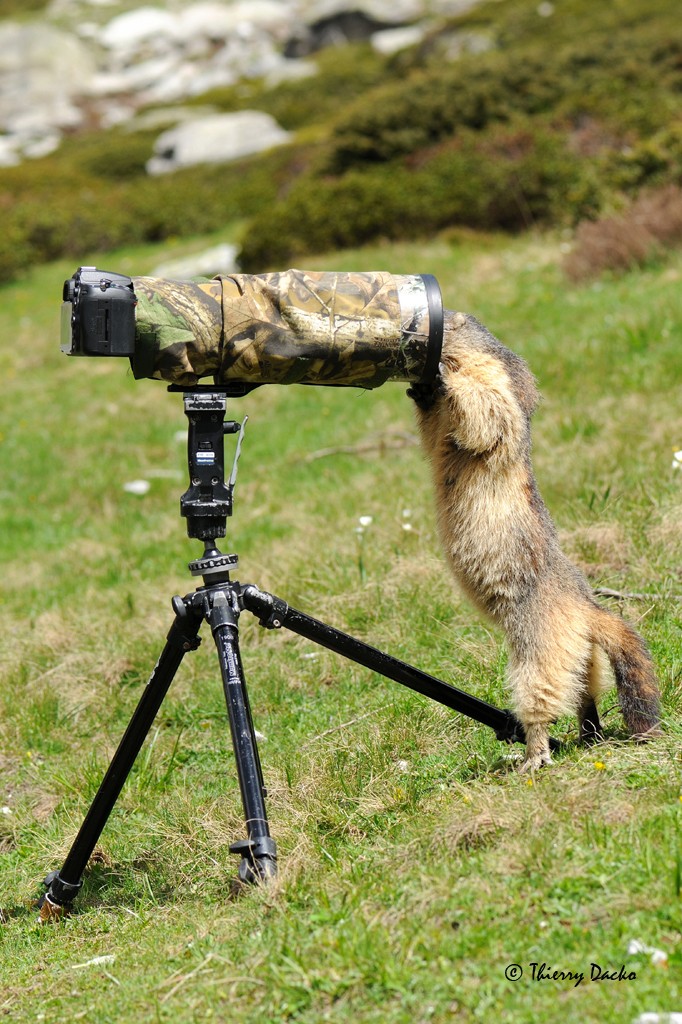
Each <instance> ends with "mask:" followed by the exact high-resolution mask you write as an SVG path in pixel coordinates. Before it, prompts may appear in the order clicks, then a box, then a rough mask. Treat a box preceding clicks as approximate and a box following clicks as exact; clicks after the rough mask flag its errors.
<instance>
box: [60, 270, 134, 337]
mask: <svg viewBox="0 0 682 1024" xmlns="http://www.w3.org/2000/svg"><path fill="white" fill-rule="evenodd" d="M63 300H64V301H63V302H62V324H61V348H62V352H66V354H67V355H70V356H132V355H133V354H134V352H135V306H136V304H137V299H136V297H135V291H134V288H133V282H132V280H131V278H129V277H125V276H124V275H123V274H112V273H109V272H108V271H106V270H97V268H96V267H79V268H78V270H77V271H76V273H75V274H74V275H73V277H70V278H69V280H68V281H65V282H64V292H63Z"/></svg>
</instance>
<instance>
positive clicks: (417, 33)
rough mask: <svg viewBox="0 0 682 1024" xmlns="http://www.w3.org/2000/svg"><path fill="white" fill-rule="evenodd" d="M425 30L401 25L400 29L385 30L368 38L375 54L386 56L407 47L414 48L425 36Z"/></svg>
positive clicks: (417, 26)
mask: <svg viewBox="0 0 682 1024" xmlns="http://www.w3.org/2000/svg"><path fill="white" fill-rule="evenodd" d="M425 34H426V33H425V30H424V29H423V28H421V27H420V26H419V25H402V26H401V27H400V28H385V29H383V30H382V31H381V32H375V33H374V35H373V36H371V38H370V42H371V44H372V47H373V49H375V50H376V52H377V53H383V54H384V56H388V55H389V54H391V53H398V52H399V51H400V50H406V49H407V47H408V46H416V45H417V43H421V41H422V39H423V38H424V36H425Z"/></svg>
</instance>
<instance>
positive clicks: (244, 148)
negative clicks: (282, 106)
mask: <svg viewBox="0 0 682 1024" xmlns="http://www.w3.org/2000/svg"><path fill="white" fill-rule="evenodd" d="M289 138H290V135H289V132H285V131H284V129H283V128H281V127H280V126H279V125H278V124H277V122H276V121H275V119H274V118H273V117H271V116H270V115H269V114H265V113H263V112H262V111H259V110H240V111H237V112H236V113H234V114H212V115H209V116H208V117H201V118H197V119H196V120H194V121H186V122H185V123H184V124H180V125H177V126H176V127H175V128H171V129H170V130H169V131H166V132H163V133H162V134H161V135H160V136H159V138H158V139H157V140H156V143H155V145H154V153H155V155H154V156H153V157H152V159H151V160H149V162H148V163H147V171H148V173H149V174H165V173H167V172H168V171H175V170H177V169H178V168H180V167H189V166H191V165H192V164H203V163H229V161H231V160H237V159H239V158H240V157H243V156H248V155H249V154H251V153H259V152H261V151H262V150H265V149H270V148H272V147H273V146H280V145H282V143H285V142H288V141H289Z"/></svg>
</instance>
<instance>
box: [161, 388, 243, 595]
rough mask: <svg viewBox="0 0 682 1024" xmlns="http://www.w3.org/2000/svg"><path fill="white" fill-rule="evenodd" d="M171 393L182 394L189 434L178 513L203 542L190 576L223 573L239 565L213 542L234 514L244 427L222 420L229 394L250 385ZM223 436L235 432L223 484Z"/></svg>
mask: <svg viewBox="0 0 682 1024" xmlns="http://www.w3.org/2000/svg"><path fill="white" fill-rule="evenodd" d="M168 390H169V391H179V392H182V393H183V397H184V404H185V415H186V416H187V418H188V420H189V427H188V432H187V463H188V467H189V487H188V488H187V490H186V491H185V493H184V494H183V495H182V496H181V498H180V514H181V515H182V516H184V517H185V519H186V520H187V534H188V536H189V537H195V538H196V539H197V540H202V541H203V542H204V545H205V551H204V555H203V557H202V558H200V559H198V560H196V561H195V562H191V563H190V570H191V572H192V574H193V575H194V576H207V575H208V576H215V575H216V574H221V575H222V574H224V573H225V572H226V571H229V569H231V568H234V567H235V566H236V565H237V556H236V555H224V554H222V553H221V552H220V551H219V550H218V549H217V548H216V546H215V541H216V539H217V538H219V537H224V536H225V534H226V532H227V518H228V517H229V516H231V515H232V498H233V494H234V487H235V483H236V480H237V464H238V461H239V456H240V454H241V447H242V441H243V439H244V428H245V426H246V422H247V420H248V416H245V417H244V419H243V420H242V422H241V423H238V422H237V421H236V420H225V411H226V408H227V398H228V396H229V397H233V398H235V397H241V396H243V395H244V394H245V393H246V391H248V390H250V389H249V388H248V386H245V385H237V386H235V387H233V386H231V385H194V386H193V387H181V386H179V385H175V384H173V385H171V386H170V387H169V388H168ZM225 434H239V437H238V439H237V447H236V449H235V454H234V461H233V464H232V472H231V473H230V477H229V479H228V481H227V483H226V482H225V445H224V439H225Z"/></svg>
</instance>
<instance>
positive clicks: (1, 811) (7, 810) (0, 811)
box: [0, 806, 12, 814]
mask: <svg viewBox="0 0 682 1024" xmlns="http://www.w3.org/2000/svg"><path fill="white" fill-rule="evenodd" d="M11 813H12V808H11V807H7V806H5V807H0V814H11Z"/></svg>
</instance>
